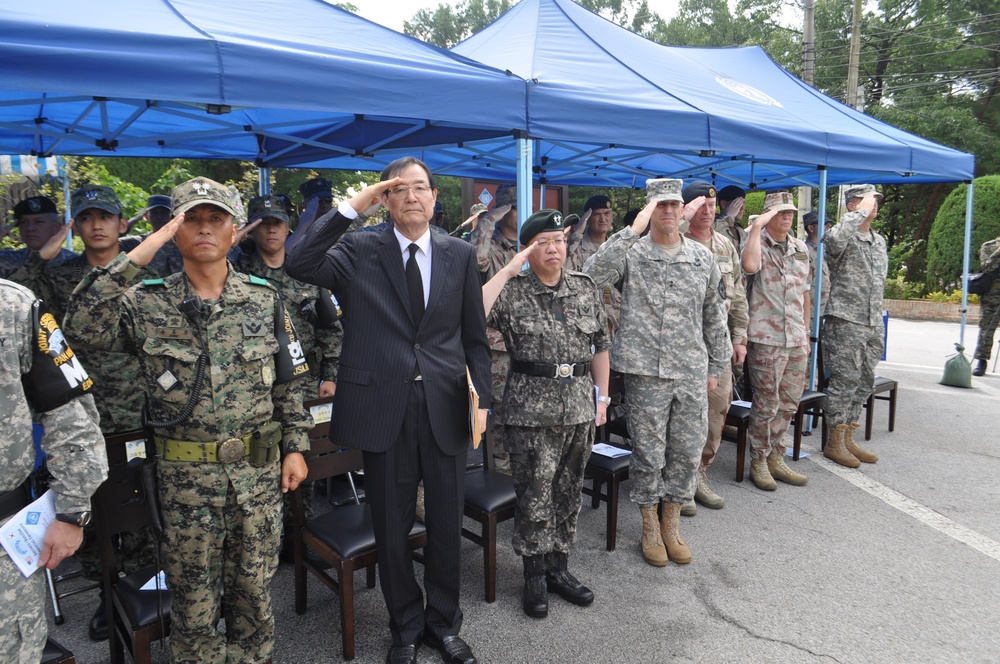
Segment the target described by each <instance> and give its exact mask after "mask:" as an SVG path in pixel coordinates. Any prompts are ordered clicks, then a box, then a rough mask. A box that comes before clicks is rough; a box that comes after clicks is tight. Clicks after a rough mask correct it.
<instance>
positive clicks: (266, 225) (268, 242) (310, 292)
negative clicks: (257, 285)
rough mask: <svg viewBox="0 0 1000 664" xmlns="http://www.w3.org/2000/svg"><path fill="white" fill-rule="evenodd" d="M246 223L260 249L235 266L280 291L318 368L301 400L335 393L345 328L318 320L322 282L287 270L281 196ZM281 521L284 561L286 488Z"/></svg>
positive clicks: (288, 552)
mask: <svg viewBox="0 0 1000 664" xmlns="http://www.w3.org/2000/svg"><path fill="white" fill-rule="evenodd" d="M310 182H311V180H310ZM247 224H248V228H249V229H250V231H249V234H250V237H251V238H253V241H254V244H255V246H256V248H257V250H256V251H255V252H253V253H249V254H247V253H244V254H242V255H241V256H240V259H239V261H238V262H237V263H236V269H237V270H239V271H240V272H244V273H246V274H252V275H254V276H257V277H261V278H262V279H267V280H268V282H269V283H270V284H271V285H272V286H274V287H275V288H276V289H277V291H278V293H279V294H280V295H281V299H282V301H283V302H284V304H285V310H286V311H287V312H288V315H289V316H291V318H292V324H293V325H294V326H295V330H296V331H297V332H298V333H299V338H300V339H301V341H302V350H303V352H304V353H305V355H306V357H308V358H309V366H310V367H312V368H313V369H314V370H316V368H318V371H315V374H314V378H315V381H316V382H313V381H309V380H302V381H298V382H297V383H296V385H297V386H298V387H299V388H300V390H301V392H302V399H303V401H306V400H309V399H315V398H316V397H317V396H319V397H332V396H333V394H334V392H335V391H336V389H337V362H338V361H339V360H340V346H341V342H342V341H343V338H344V332H343V328H341V326H340V323H339V322H338V321H336V320H332V321H323V322H322V323H321V322H320V313H321V312H320V311H318V308H319V307H320V306H321V305H320V304H319V302H318V299H319V296H320V287H319V286H313V285H311V284H307V283H305V282H302V281H299V280H298V279H294V278H292V277H290V276H288V273H287V272H285V269H284V265H285V240H286V239H287V238H288V213H287V212H286V211H285V207H284V203H283V201H282V200H281V198H279V197H278V196H258V197H256V198H253V199H251V200H250V203H249V205H248V206H247ZM324 290H325V289H324ZM324 296H325V297H327V298H328V299H327V302H329V303H331V304H332V303H333V302H334V300H333V299H332V296H331V295H330V294H329V291H326V293H324ZM317 385H318V388H317V387H316V386H317ZM300 490H301V492H302V500H303V502H304V504H305V509H306V519H307V520H309V519H311V518H312V500H313V484H312V482H306V483H303V484H302V486H301V489H300ZM283 522H284V529H283V530H284V535H283V537H282V549H281V556H282V560H283V561H284V562H292V560H293V559H294V553H293V552H292V537H291V530H292V500H291V495H288V494H286V495H285V500H284V509H283Z"/></svg>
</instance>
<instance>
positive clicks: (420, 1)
mask: <svg viewBox="0 0 1000 664" xmlns="http://www.w3.org/2000/svg"><path fill="white" fill-rule="evenodd" d="M345 1H346V2H350V3H351V4H352V5H354V6H356V7H357V8H358V14H359V15H360V16H364V17H365V18H366V19H368V20H369V21H373V22H375V23H381V24H382V25H384V26H386V27H388V28H392V29H393V30H396V31H397V32H402V31H403V21H408V20H410V19H411V18H413V15H414V14H416V13H417V12H418V11H420V10H421V9H437V6H438V5H440V4H449V5H451V6H453V7H454V6H457V5H458V4H459V2H460V0H345ZM677 4H678V3H677V0H649V8H650V9H651V10H653V11H654V12H656V13H657V14H659V15H660V16H661V17H662V18H665V19H669V18H671V17H672V16H673V15H674V14H675V13H676V12H677Z"/></svg>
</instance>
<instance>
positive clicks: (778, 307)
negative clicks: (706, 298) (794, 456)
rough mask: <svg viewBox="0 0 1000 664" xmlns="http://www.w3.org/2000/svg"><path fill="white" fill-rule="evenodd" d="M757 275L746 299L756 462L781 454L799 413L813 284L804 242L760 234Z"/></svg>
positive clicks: (751, 435) (750, 432)
mask: <svg viewBox="0 0 1000 664" xmlns="http://www.w3.org/2000/svg"><path fill="white" fill-rule="evenodd" d="M760 245H761V246H760V248H761V252H760V269H759V270H758V271H757V272H756V277H755V278H754V287H753V291H752V292H751V293H750V328H749V332H748V334H749V338H750V349H749V352H748V355H747V362H748V368H749V371H750V384H751V386H752V387H753V405H752V406H751V408H750V428H749V429H748V431H747V440H748V441H749V443H750V449H751V451H752V453H753V454H754V456H755V457H757V458H759V459H764V458H766V457H767V455H768V454H770V452H771V450H772V449H773V450H776V451H777V452H778V453H779V454H784V453H785V446H784V444H783V442H782V441H783V439H784V435H785V432H786V431H787V430H788V426H789V424H790V423H791V421H792V416H793V415H794V414H795V411H796V410H798V407H799V401H800V400H801V399H802V390H803V389H804V388H805V382H806V371H807V369H808V365H809V346H808V344H809V332H808V328H807V327H806V322H805V320H806V316H807V315H808V314H807V311H806V303H807V301H808V299H809V298H808V293H809V288H810V285H811V283H812V279H811V278H810V275H811V274H812V270H811V267H810V266H811V262H810V260H809V251H808V249H807V248H806V245H805V242H803V241H802V240H799V239H798V238H795V237H792V236H791V235H789V236H788V241H787V245H786V246H784V247H783V246H782V245H781V244H779V243H778V242H775V241H774V239H772V238H771V236H770V234H769V233H768V232H767V229H766V228H765V229H763V230H761V233H760Z"/></svg>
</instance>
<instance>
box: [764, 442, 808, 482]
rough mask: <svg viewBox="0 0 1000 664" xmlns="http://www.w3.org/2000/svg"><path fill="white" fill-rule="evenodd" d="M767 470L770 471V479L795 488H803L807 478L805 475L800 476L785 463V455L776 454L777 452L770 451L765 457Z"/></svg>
mask: <svg viewBox="0 0 1000 664" xmlns="http://www.w3.org/2000/svg"><path fill="white" fill-rule="evenodd" d="M767 469H768V470H769V471H771V477H773V478H774V479H776V480H781V481H782V482H784V483H785V484H794V485H795V486H805V485H806V482H808V481H809V478H808V477H806V476H805V475H801V474H799V473H797V472H795V471H794V470H792V469H791V468H789V467H788V464H786V463H785V455H784V454H781V453H779V452H778V450H771V453H770V454H768V455H767Z"/></svg>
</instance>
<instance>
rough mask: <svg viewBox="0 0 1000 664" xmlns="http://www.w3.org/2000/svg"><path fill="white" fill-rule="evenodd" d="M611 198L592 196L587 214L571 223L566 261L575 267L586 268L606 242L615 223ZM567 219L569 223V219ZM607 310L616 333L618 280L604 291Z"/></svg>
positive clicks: (610, 326)
mask: <svg viewBox="0 0 1000 664" xmlns="http://www.w3.org/2000/svg"><path fill="white" fill-rule="evenodd" d="M614 219H615V218H614V211H613V210H612V208H611V199H610V198H608V197H607V196H604V195H603V194H598V195H596V196H591V197H590V198H588V199H587V202H586V203H585V204H584V206H583V217H582V218H581V219H580V221H579V222H577V223H576V224H573V226H571V228H572V231H571V232H570V236H569V245H568V247H567V249H566V264H567V265H568V266H569V269H571V270H582V269H583V265H584V263H586V262H587V259H588V258H590V257H591V256H593V255H594V254H596V253H597V250H598V249H599V248H600V246H601V245H602V244H604V243H605V242H606V241H607V239H608V235H609V234H610V233H611V227H612V225H613V224H614ZM565 223H569V222H568V221H566V222H565ZM601 300H602V301H603V303H604V313H605V315H606V316H607V318H608V334H609V335H610V336H611V337H614V336H615V332H617V331H618V322H619V320H621V310H622V294H621V291H619V290H618V288H616V286H615V285H614V284H612V285H610V286H605V287H604V289H603V290H602V291H601Z"/></svg>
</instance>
